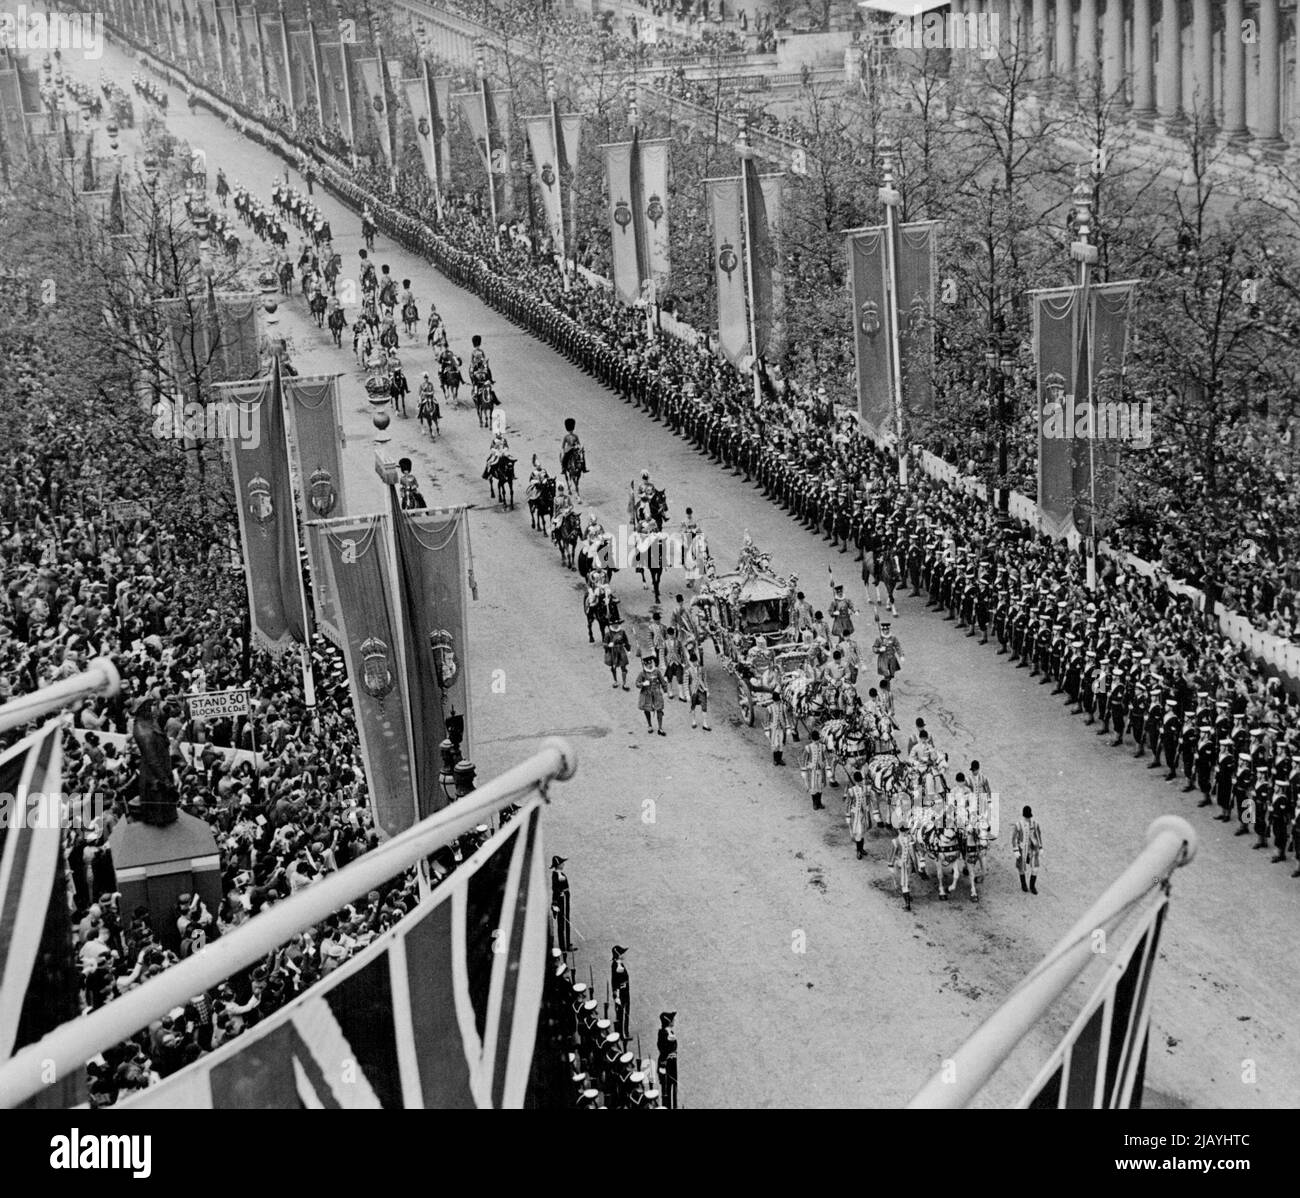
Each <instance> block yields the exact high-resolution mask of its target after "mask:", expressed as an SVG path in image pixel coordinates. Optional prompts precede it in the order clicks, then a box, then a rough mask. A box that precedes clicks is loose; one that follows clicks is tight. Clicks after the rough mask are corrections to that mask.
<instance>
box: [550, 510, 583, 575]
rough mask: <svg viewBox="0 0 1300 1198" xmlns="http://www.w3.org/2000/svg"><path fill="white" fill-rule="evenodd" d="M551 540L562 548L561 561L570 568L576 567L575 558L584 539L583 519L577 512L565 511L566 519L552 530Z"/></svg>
mask: <svg viewBox="0 0 1300 1198" xmlns="http://www.w3.org/2000/svg"><path fill="white" fill-rule="evenodd" d="M551 540H552V541H554V542H555V543H556V545H558V546H559V548H560V561H561V562H563V563H564V564H565V565H566V566H568V567H569V569H570V570H572V569H575V565H574V558H575V557H576V555H577V552H578V542H579V541H580V540H582V521H581V519H580V518H579V517H578V513H577V512H572V511H571V512H565V514H564V519H563V520H561V521H560V522H559V523H558V524H557V525H556V526H555V527H554V528H553V529H552V530H551Z"/></svg>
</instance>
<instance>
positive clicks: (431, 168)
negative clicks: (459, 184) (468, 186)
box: [402, 64, 439, 190]
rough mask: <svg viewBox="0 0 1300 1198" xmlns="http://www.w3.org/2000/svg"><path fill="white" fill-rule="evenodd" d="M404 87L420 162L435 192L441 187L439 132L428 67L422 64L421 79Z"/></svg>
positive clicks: (405, 84) (411, 81) (406, 83)
mask: <svg viewBox="0 0 1300 1198" xmlns="http://www.w3.org/2000/svg"><path fill="white" fill-rule="evenodd" d="M402 87H403V88H404V89H405V91H406V102H407V104H408V105H410V108H411V119H412V120H413V121H414V122H415V144H416V145H417V146H418V147H419V149H420V160H421V161H422V162H423V163H424V173H425V174H426V175H427V176H428V178H429V182H430V183H432V184H433V186H434V190H437V189H438V187H439V179H438V131H437V128H436V127H435V125H434V113H433V108H432V102H433V101H432V91H431V89H430V87H429V78H428V66H427V65H424V64H422V70H421V73H420V78H418V79H408V80H406V81H405V82H404V83H403V84H402Z"/></svg>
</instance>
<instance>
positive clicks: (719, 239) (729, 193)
mask: <svg viewBox="0 0 1300 1198" xmlns="http://www.w3.org/2000/svg"><path fill="white" fill-rule="evenodd" d="M704 182H705V186H706V187H707V188H708V194H709V213H710V215H711V217H712V221H713V268H714V269H713V274H714V278H715V279H716V281H717V288H718V342H719V344H720V345H721V347H722V352H723V353H724V354H725V355H726V358H727V361H728V362H730V363H731V364H732V365H733V366H736V365H738V364H739V363H740V360H741V358H743V357H744V356H745V355H746V354H747V353H749V319H748V315H747V313H746V308H745V269H744V264H743V263H742V261H741V254H742V253H743V252H744V244H743V242H742V240H741V229H740V227H741V225H742V224H743V223H744V216H743V213H742V210H741V201H740V178H739V177H738V176H737V177H735V178H731V179H706V180H705V181H704Z"/></svg>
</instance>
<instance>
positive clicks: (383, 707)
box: [312, 515, 415, 836]
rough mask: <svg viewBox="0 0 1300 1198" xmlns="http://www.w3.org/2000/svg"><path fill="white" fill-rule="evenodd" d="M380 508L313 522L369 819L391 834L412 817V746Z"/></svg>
mask: <svg viewBox="0 0 1300 1198" xmlns="http://www.w3.org/2000/svg"><path fill="white" fill-rule="evenodd" d="M388 522H389V517H388V516H386V515H373V516H357V517H343V518H342V519H339V520H330V521H328V522H327V523H316V522H314V521H313V522H312V523H313V525H314V526H315V527H316V528H317V529H318V530H319V531H320V533H321V536H320V538H319V540H318V544H320V545H321V547H322V548H323V550H324V552H323V554H322V562H321V574H322V577H321V581H320V586H321V587H324V588H326V589H327V590H328V591H329V593H330V594H331V595H332V596H333V602H332V604H331V610H332V611H333V612H334V613H336V614H337V618H338V627H339V629H340V631H341V633H342V641H343V655H344V657H345V658H346V659H347V665H348V686H349V688H350V689H351V692H352V709H353V712H354V714H355V716H356V725H357V736H358V739H359V740H360V742H361V756H362V760H363V761H364V762H365V769H366V785H367V788H368V789H369V792H370V808H371V811H372V813H373V814H374V817H375V823H376V825H377V826H378V827H380V828H382V829H383V831H384V832H385V834H387V835H389V836H396V835H397V834H398V833H399V832H404V831H405V830H406V829H407V828H409V827H410V826H411V825H412V824H413V823H414V822H415V774H414V760H415V757H414V753H413V751H412V746H411V728H412V724H411V715H410V710H409V707H408V703H407V696H408V693H409V692H408V687H407V684H406V677H405V672H406V671H405V647H404V633H403V627H402V622H401V617H400V614H399V607H398V599H397V595H396V594H395V592H394V587H393V575H392V563H391V560H390V557H389V539H390V536H391V532H390V530H389V527H388Z"/></svg>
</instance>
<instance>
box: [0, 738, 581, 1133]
mask: <svg viewBox="0 0 1300 1198" xmlns="http://www.w3.org/2000/svg"><path fill="white" fill-rule="evenodd" d="M576 771H577V757H576V755H575V753H574V751H573V747H572V746H571V745H570V744H569V743H568V742H567V741H564V740H560V739H558V738H552V739H550V740H548V741H547V742H546V746H545V747H544V748H543V749H542V750H541V751H540V752H538V753H535V754H534V755H533V756H532V757H530V758H528V760H527V761H523V762H520V764H519V765H517V766H515V767H514V768H513V769H510V770H507V771H506V772H505V773H504V774H501V775H500V776H498V777H496V778H493V779H491V780H490V781H488V782H485V783H484V784H483V785H482V786H480V787H478V789H477V790H475V791H473V793H471V794H469V795H466V796H465V797H464V798H463V799H458V800H457V801H456V802H454V803H452V804H451V806H449V807H444V808H443V809H442V810H441V811H439V812H438V813H437V814H435V815H431V816H429V818H428V819H425V820H422V821H421V822H420V823H418V824H416V825H415V826H414V827H413V828H408V829H407V830H406V831H405V832H403V833H401V834H400V835H398V836H394V837H393V839H392V840H389V841H387V842H386V843H384V844H381V845H380V846H379V847H378V848H375V849H371V850H370V852H368V853H366V854H365V855H364V856H362V857H360V858H358V859H357V860H356V861H354V862H352V863H351V864H350V865H346V866H344V867H343V868H342V869H341V870H339V871H338V872H337V873H332V874H327V875H326V876H325V877H324V878H322V879H321V880H320V881H318V882H315V883H313V884H312V885H310V886H308V887H306V888H304V889H303V890H300V891H298V893H297V894H295V895H293V896H291V897H290V898H288V899H285V900H284V901H283V902H280V903H276V904H275V905H274V906H272V907H270V908H269V909H268V910H266V911H264V912H262V914H260V915H257V916H255V917H254V918H253V919H251V920H249V921H248V923H246V924H244V925H242V926H241V927H239V928H237V929H236V930H235V931H233V932H230V933H228V934H227V935H225V936H222V937H221V938H220V939H219V940H214V941H212V943H211V944H209V945H208V946H207V948H205V949H204V951H203V952H202V953H196V954H195V955H194V956H192V957H188V958H186V959H185V960H184V961H181V962H179V963H178V964H176V965H173V966H172V967H171V968H170V969H168V970H166V971H165V972H163V973H161V974H159V975H158V976H157V977H156V978H153V979H152V980H151V981H148V982H146V983H145V984H144V985H143V986H140V987H139V988H138V989H136V990H131V991H128V992H127V993H126V994H123V995H122V996H121V997H120V998H116V999H114V1000H113V1001H112V1002H110V1003H108V1004H107V1005H106V1006H103V1007H100V1008H99V1010H97V1011H93V1012H91V1013H90V1014H89V1015H86V1016H84V1017H83V1018H81V1019H74V1020H72V1021H71V1022H69V1023H65V1024H63V1025H62V1026H61V1027H57V1028H55V1029H54V1031H52V1032H50V1033H49V1034H48V1035H46V1036H44V1037H43V1038H42V1039H40V1040H38V1041H37V1042H36V1043H35V1044H29V1045H28V1046H27V1047H26V1048H24V1049H22V1050H21V1051H19V1052H18V1053H16V1054H15V1055H14V1056H13V1057H12V1058H11V1059H10V1060H9V1061H6V1062H5V1063H4V1064H3V1065H0V1108H5V1107H14V1106H17V1105H18V1104H19V1103H21V1102H24V1101H26V1100H27V1099H28V1098H30V1097H31V1096H32V1095H33V1094H36V1093H38V1092H39V1091H40V1090H42V1089H44V1088H45V1087H46V1086H48V1085H49V1084H50V1079H51V1076H53V1077H56V1078H58V1077H66V1076H68V1075H69V1074H70V1073H72V1072H74V1071H76V1070H79V1069H82V1068H84V1067H85V1064H86V1062H87V1061H88V1060H90V1059H91V1057H93V1056H95V1054H96V1053H100V1052H103V1051H104V1049H106V1048H112V1047H113V1046H114V1045H115V1044H120V1043H122V1041H123V1040H126V1039H128V1038H129V1037H131V1036H133V1035H135V1034H136V1033H137V1032H138V1031H139V1030H140V1029H141V1028H143V1027H148V1026H149V1023H150V1022H151V1021H152V1020H154V1019H159V1018H161V1017H162V1016H164V1015H166V1014H167V1012H168V1011H170V1010H171V1009H172V1008H173V1007H178V1006H184V1005H185V1004H186V1003H188V1002H189V1001H190V999H191V998H193V997H194V995H196V994H202V993H203V992H204V991H205V990H210V989H211V988H212V987H214V986H216V985H218V984H219V983H221V982H223V981H225V979H226V978H228V977H230V975H231V974H233V973H236V972H237V971H238V970H240V969H244V968H246V967H247V966H249V965H252V964H253V963H254V962H256V961H260V960H261V959H262V958H263V957H265V956H266V955H267V954H268V953H271V952H274V951H275V950H276V949H277V948H279V947H280V946H281V945H283V944H284V943H285V942H286V941H288V940H289V939H290V938H292V937H293V936H295V935H297V934H298V933H299V932H301V931H303V930H304V929H305V928H310V927H314V926H315V925H316V924H318V923H320V922H321V921H322V920H323V919H326V918H327V917H329V916H330V915H333V914H334V913H335V912H336V911H338V910H339V909H340V908H342V907H344V906H345V905H346V904H347V903H349V902H351V901H352V900H353V899H355V898H356V897H357V896H358V895H363V894H365V893H367V892H368V891H370V890H373V889H375V888H376V887H377V886H381V885H383V883H385V882H387V881H389V880H390V879H391V878H394V877H396V876H397V875H398V874H400V873H402V872H403V871H404V870H407V869H410V868H411V867H412V866H413V865H415V864H416V863H417V862H419V861H421V860H422V859H424V858H425V857H427V856H429V854H431V853H434V852H436V851H437V850H438V849H440V848H443V847H444V846H446V845H447V844H449V843H450V842H451V841H453V840H455V839H456V837H458V836H461V835H463V834H464V833H466V832H468V831H469V830H470V829H471V828H475V827H477V826H478V825H479V824H482V823H484V822H485V821H486V820H487V819H488V818H489V817H490V816H492V815H493V814H494V813H495V812H497V811H499V810H500V809H501V808H502V807H505V806H508V805H509V804H512V803H516V802H518V801H519V799H520V798H521V797H523V796H524V795H527V794H530V793H531V792H532V791H534V790H541V791H542V793H543V794H545V793H546V788H547V786H548V785H549V784H550V783H551V782H553V781H556V780H558V781H562V782H564V781H568V779H570V778H572V777H573V775H574V773H575V772H576Z"/></svg>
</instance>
